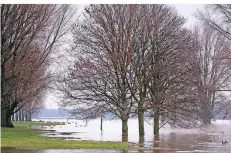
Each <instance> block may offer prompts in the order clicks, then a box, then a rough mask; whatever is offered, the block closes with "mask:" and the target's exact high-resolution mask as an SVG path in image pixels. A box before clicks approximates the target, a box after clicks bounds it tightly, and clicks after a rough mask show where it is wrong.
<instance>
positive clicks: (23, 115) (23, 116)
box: [21, 108, 25, 121]
mask: <svg viewBox="0 0 231 153" xmlns="http://www.w3.org/2000/svg"><path fill="white" fill-rule="evenodd" d="M21 111H22V121H24V118H25V113H24V109H23V108H22V109H21Z"/></svg>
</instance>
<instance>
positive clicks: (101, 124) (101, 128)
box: [100, 115, 103, 131]
mask: <svg viewBox="0 0 231 153" xmlns="http://www.w3.org/2000/svg"><path fill="white" fill-rule="evenodd" d="M100 130H101V131H102V130H103V116H102V115H101V117H100Z"/></svg>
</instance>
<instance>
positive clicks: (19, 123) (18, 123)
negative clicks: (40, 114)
mask: <svg viewBox="0 0 231 153" xmlns="http://www.w3.org/2000/svg"><path fill="white" fill-rule="evenodd" d="M12 123H13V125H14V126H15V127H28V126H41V125H44V126H50V125H63V123H60V122H34V121H13V122H12Z"/></svg>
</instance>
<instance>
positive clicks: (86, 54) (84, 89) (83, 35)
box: [62, 5, 134, 141]
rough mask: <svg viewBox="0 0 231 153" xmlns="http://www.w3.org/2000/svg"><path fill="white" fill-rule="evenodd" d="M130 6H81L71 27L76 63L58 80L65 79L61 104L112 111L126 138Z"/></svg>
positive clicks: (129, 101) (128, 109) (97, 110)
mask: <svg viewBox="0 0 231 153" xmlns="http://www.w3.org/2000/svg"><path fill="white" fill-rule="evenodd" d="M130 7H132V5H91V6H89V7H88V8H86V9H85V18H84V20H83V21H82V23H80V24H78V26H76V27H75V29H74V30H73V34H74V38H75V45H76V46H75V47H76V48H77V52H79V55H78V57H77V62H76V66H75V69H74V71H73V72H72V74H71V75H69V76H68V77H67V78H66V79H65V80H62V81H65V82H66V85H64V89H62V90H63V91H64V94H65V96H64V97H65V98H66V100H67V102H66V103H65V101H64V105H65V106H77V107H80V108H82V109H86V110H89V112H95V113H96V112H112V113H114V114H115V115H117V116H118V117H119V118H120V119H121V120H122V140H123V141H127V136H128V125H127V121H128V118H129V114H130V113H131V108H132V106H133V103H132V101H131V94H130V93H129V90H128V87H129V86H128V83H129V80H128V79H127V78H128V77H127V76H128V72H129V63H130V55H129V54H128V53H129V51H130V50H129V47H130V39H131V33H132V27H133V21H134V20H133V15H132V14H133V13H134V10H132V9H129V8H130ZM68 98H69V99H68ZM92 110H93V111H92ZM94 110H95V111H94ZM99 115H101V114H99ZM93 116H94V115H93ZM97 116H98V115H97Z"/></svg>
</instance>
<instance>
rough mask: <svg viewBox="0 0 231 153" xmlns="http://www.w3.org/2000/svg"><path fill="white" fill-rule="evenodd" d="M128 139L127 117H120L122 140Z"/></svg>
mask: <svg viewBox="0 0 231 153" xmlns="http://www.w3.org/2000/svg"><path fill="white" fill-rule="evenodd" d="M127 141H128V119H127V118H126V119H122V142H127Z"/></svg>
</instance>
